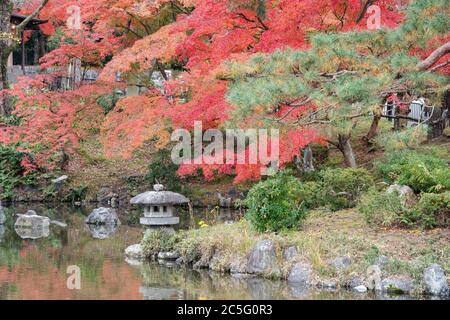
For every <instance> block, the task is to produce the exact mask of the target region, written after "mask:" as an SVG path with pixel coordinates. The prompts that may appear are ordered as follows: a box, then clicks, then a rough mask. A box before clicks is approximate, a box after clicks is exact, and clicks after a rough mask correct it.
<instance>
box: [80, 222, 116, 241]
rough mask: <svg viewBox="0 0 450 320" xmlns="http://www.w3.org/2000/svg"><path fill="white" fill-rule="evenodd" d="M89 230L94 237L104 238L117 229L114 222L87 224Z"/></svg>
mask: <svg viewBox="0 0 450 320" xmlns="http://www.w3.org/2000/svg"><path fill="white" fill-rule="evenodd" d="M87 226H88V229H89V232H90V233H91V235H92V237H93V238H95V239H100V240H104V239H107V238H109V237H111V236H112V235H113V234H114V233H116V231H117V226H118V225H116V224H88V225H87Z"/></svg>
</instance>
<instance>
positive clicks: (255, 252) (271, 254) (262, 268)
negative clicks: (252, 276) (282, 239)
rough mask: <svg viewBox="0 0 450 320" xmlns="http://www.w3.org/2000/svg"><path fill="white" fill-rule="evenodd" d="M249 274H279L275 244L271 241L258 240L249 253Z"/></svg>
mask: <svg viewBox="0 0 450 320" xmlns="http://www.w3.org/2000/svg"><path fill="white" fill-rule="evenodd" d="M247 271H248V272H249V273H256V274H261V273H266V274H272V273H279V271H280V270H279V268H278V265H277V256H276V251H275V244H274V243H273V241H272V240H260V241H258V243H257V244H256V245H255V247H254V248H253V249H252V251H251V252H250V254H249V256H248V259H247Z"/></svg>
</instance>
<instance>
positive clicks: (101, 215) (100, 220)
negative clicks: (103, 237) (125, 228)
mask: <svg viewBox="0 0 450 320" xmlns="http://www.w3.org/2000/svg"><path fill="white" fill-rule="evenodd" d="M86 223H87V224H95V225H119V224H120V221H119V218H118V217H117V213H116V210H114V209H113V208H103V207H102V208H98V209H94V211H92V213H91V214H90V215H89V216H88V217H87V218H86Z"/></svg>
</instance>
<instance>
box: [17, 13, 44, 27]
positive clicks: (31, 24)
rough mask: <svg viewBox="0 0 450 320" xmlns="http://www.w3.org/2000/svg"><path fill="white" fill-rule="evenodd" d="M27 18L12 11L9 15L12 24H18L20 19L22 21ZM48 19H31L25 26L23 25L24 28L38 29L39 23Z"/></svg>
mask: <svg viewBox="0 0 450 320" xmlns="http://www.w3.org/2000/svg"><path fill="white" fill-rule="evenodd" d="M26 18H27V16H25V15H22V14H18V13H13V14H12V15H11V23H12V24H14V25H18V24H20V23H21V22H22V21H24V20H25V19H26ZM47 22H48V20H41V19H32V20H31V21H30V22H29V23H28V24H27V26H26V27H25V30H39V25H41V24H44V23H47Z"/></svg>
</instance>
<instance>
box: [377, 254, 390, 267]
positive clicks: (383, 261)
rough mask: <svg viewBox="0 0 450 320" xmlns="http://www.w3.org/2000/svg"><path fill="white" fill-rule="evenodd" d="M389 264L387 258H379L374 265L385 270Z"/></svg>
mask: <svg viewBox="0 0 450 320" xmlns="http://www.w3.org/2000/svg"><path fill="white" fill-rule="evenodd" d="M388 263H389V258H388V257H386V256H379V257H377V258H376V259H375V262H374V264H375V265H377V266H379V267H380V269H383V268H384V267H385V266H387V264H388Z"/></svg>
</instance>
